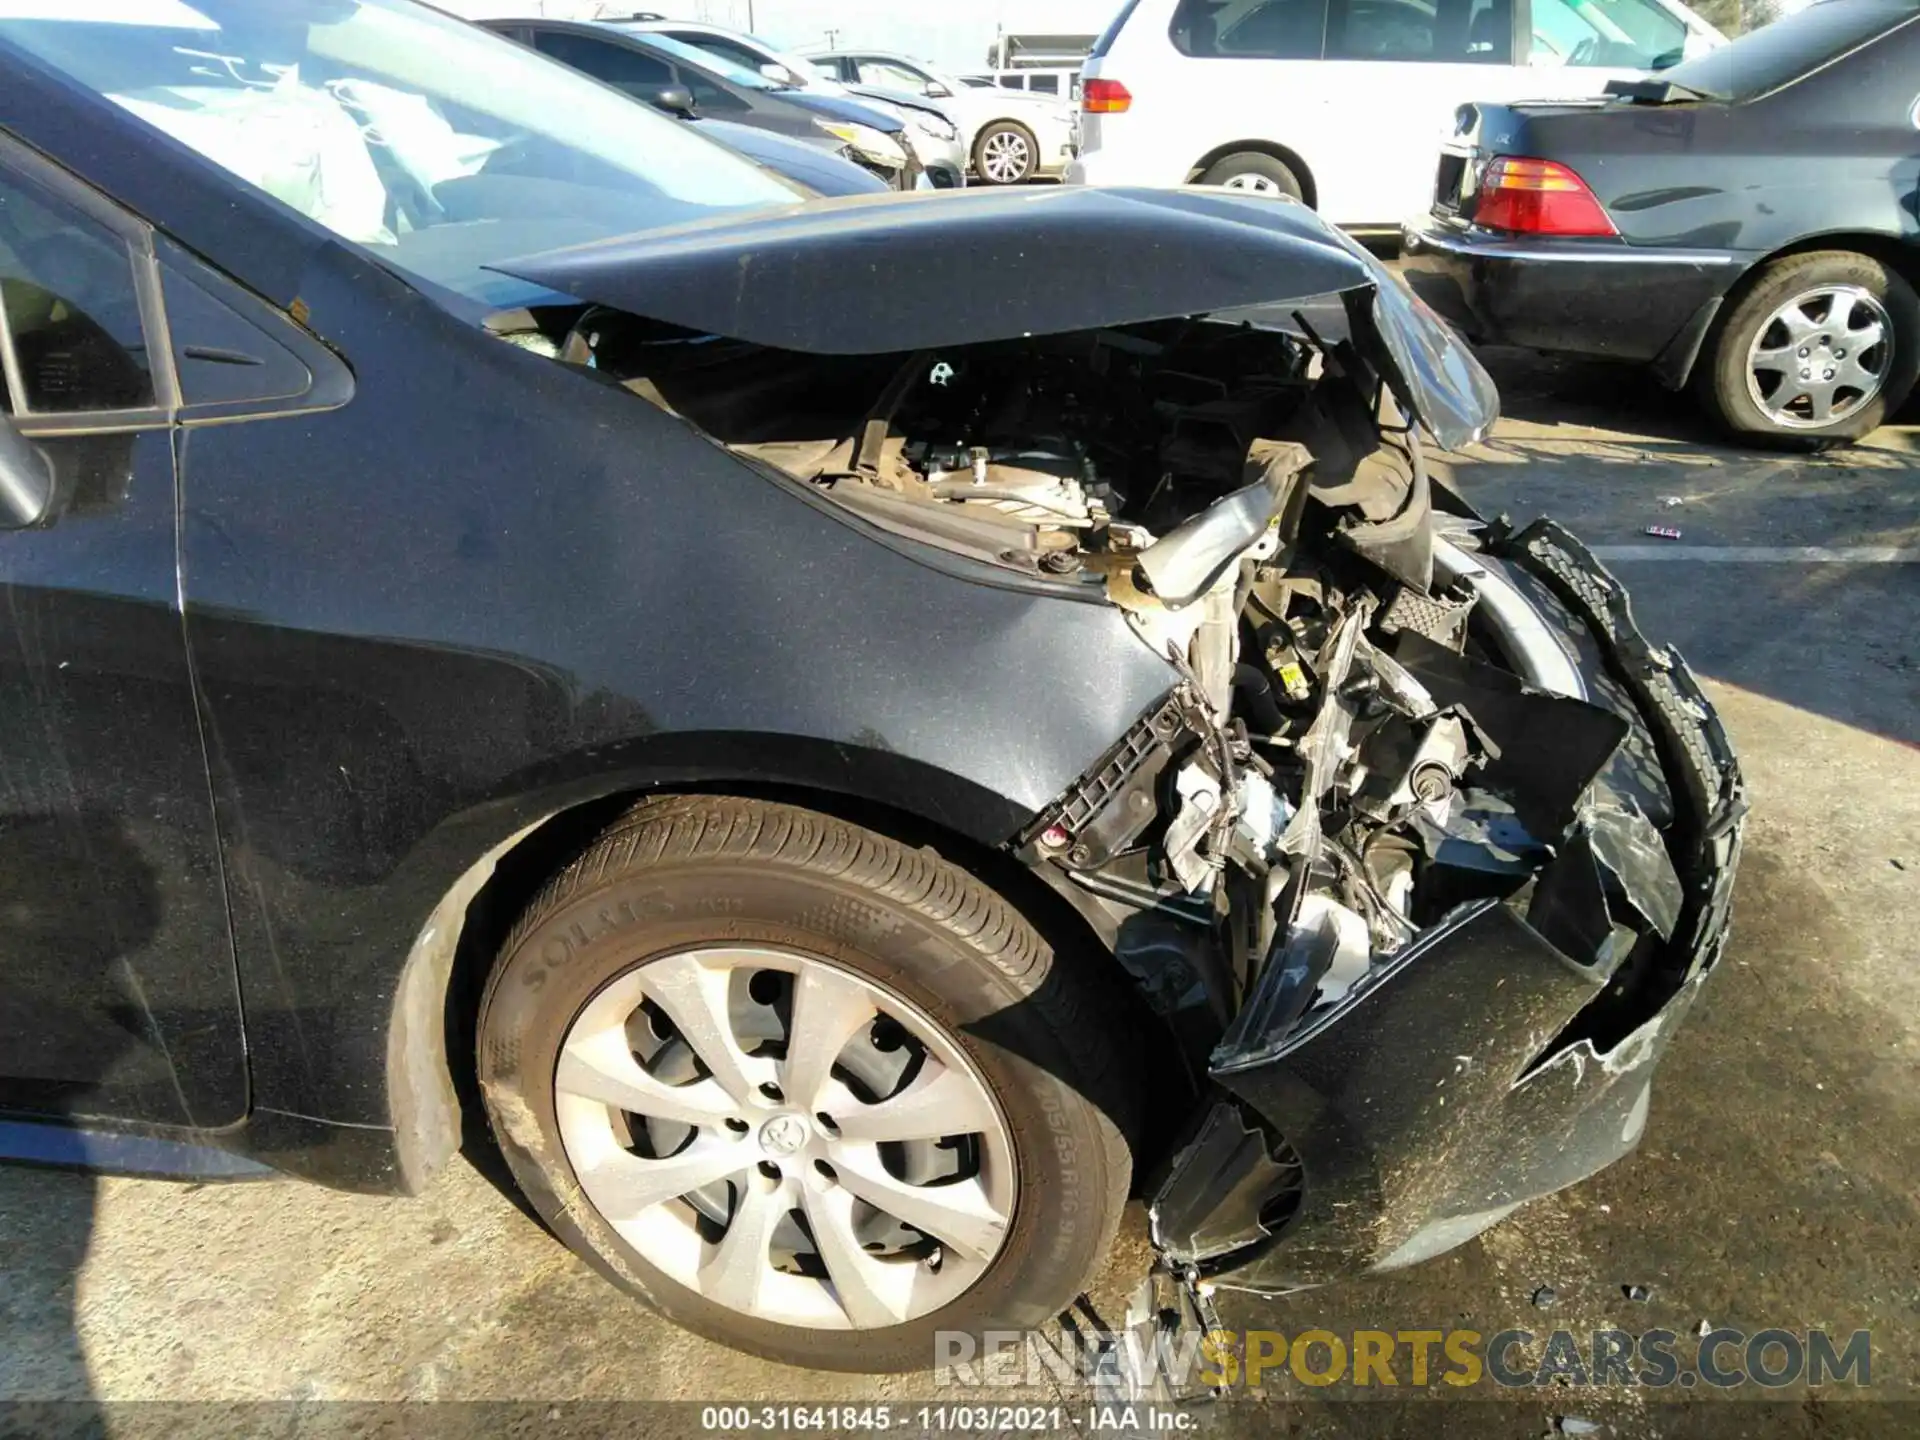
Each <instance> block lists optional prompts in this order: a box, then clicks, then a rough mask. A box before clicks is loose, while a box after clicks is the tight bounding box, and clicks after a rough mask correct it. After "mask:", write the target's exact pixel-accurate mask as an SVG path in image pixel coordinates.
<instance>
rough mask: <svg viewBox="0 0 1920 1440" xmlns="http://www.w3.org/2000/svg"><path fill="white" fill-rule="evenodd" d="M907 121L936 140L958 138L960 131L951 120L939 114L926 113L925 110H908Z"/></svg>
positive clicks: (923, 133)
mask: <svg viewBox="0 0 1920 1440" xmlns="http://www.w3.org/2000/svg"><path fill="white" fill-rule="evenodd" d="M907 123H908V124H909V125H911V126H913V128H914V129H916V130H918V131H919V132H920V133H921V134H922V135H931V136H932V137H933V138H934V139H936V140H958V139H959V138H960V131H959V130H958V129H957V128H955V126H954V124H953V122H952V121H951V120H947V119H945V118H943V117H941V116H939V115H931V114H928V113H927V112H926V111H925V110H909V111H908V112H907Z"/></svg>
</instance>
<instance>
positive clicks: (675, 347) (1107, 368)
mask: <svg viewBox="0 0 1920 1440" xmlns="http://www.w3.org/2000/svg"><path fill="white" fill-rule="evenodd" d="M40 13H41V14H42V15H43V16H44V15H48V14H50V13H51V12H48V11H41V12H40ZM142 15H143V12H141V11H140V10H139V8H138V7H137V6H135V5H129V4H121V5H118V6H116V7H114V10H113V17H114V18H113V20H112V22H111V23H100V24H88V23H85V22H82V21H76V20H71V19H57V18H38V19H0V317H3V318H0V362H3V368H0V373H4V376H5V381H6V391H5V398H6V412H7V413H6V414H5V416H4V417H0V598H3V599H4V605H0V736H4V738H5V743H4V745H0V838H3V840H4V845H5V847H6V848H5V855H6V857H7V862H8V863H7V865H6V867H5V868H4V870H3V871H0V899H3V900H4V903H0V1154H3V1155H5V1156H7V1157H11V1158H24V1159H30V1160H37V1161H40V1162H43V1163H46V1162H63V1163H73V1164H84V1165H91V1166H94V1167H97V1168H103V1169H112V1170H121V1171H130V1172H137V1173H147V1174H164V1175H173V1176H218V1177H225V1178H240V1177H247V1176H258V1175H266V1174H269V1173H271V1172H273V1171H281V1172H288V1173H291V1174H295V1175H300V1176H304V1177H307V1178H309V1179H313V1180H318V1181H322V1182H324V1183H328V1184H332V1185H338V1186H347V1187H353V1188H356V1189H362V1190H368V1191H376V1192H409V1191H415V1190H418V1189H419V1188H420V1187H421V1186H422V1185H423V1184H425V1183H426V1181H427V1180H428V1178H429V1177H430V1176H431V1175H432V1174H433V1173H434V1171H435V1170H436V1168H437V1167H439V1166H441V1165H444V1164H445V1163H447V1162H448V1161H449V1159H450V1158H451V1157H452V1155H453V1154H454V1152H455V1150H456V1147H457V1146H458V1145H459V1144H460V1142H461V1138H462V1136H463V1134H466V1135H469V1136H472V1137H473V1143H476V1144H481V1143H485V1142H484V1139H483V1137H484V1134H485V1129H486V1126H487V1124H488V1123H490V1125H491V1132H492V1135H493V1137H494V1140H495V1141H496V1142H497V1144H498V1146H499V1148H500V1150H501V1151H503V1152H504V1154H505V1157H506V1159H507V1161H508V1163H509V1165H510V1166H511V1171H512V1174H513V1175H514V1177H516V1178H517V1181H518V1183H519V1184H520V1186H521V1187H523V1189H524V1191H525V1193H526V1195H527V1197H528V1198H529V1199H530V1201H531V1203H532V1204H533V1205H534V1206H536V1207H537V1208H538V1209H539V1211H540V1213H541V1214H542V1215H543V1216H544V1217H545V1219H546V1220H547V1222H548V1223H549V1224H550V1226H551V1227H552V1229H553V1231H554V1233H555V1234H556V1235H558V1236H559V1237H560V1238H561V1239H562V1240H564V1241H565V1242H566V1243H567V1244H568V1245H570V1246H572V1247H574V1248H575V1249H576V1250H577V1251H578V1252H579V1253H580V1254H581V1255H582V1256H584V1257H585V1258H586V1259H587V1260H588V1261H589V1262H591V1263H592V1264H593V1265H595V1266H596V1267H598V1268H599V1269H600V1270H601V1271H602V1272H603V1273H604V1274H605V1275H607V1276H608V1277H609V1278H610V1279H611V1280H613V1281H614V1282H615V1283H616V1284H619V1285H621V1286H623V1287H625V1288H626V1289H628V1290H629V1291H631V1292H632V1293H633V1294H634V1295H635V1296H637V1297H639V1298H640V1299H642V1300H643V1301H645V1302H646V1303H648V1304H651V1305H653V1306H655V1307H657V1308H658V1309H659V1310H660V1311H661V1312H663V1313H664V1314H666V1315H668V1316H671V1317H673V1318H674V1319H676V1320H678V1321H680V1322H681V1323H683V1324H685V1325H687V1326H689V1327H691V1328H692V1329H695V1330H697V1331H699V1332H701V1333H703V1334H706V1335H710V1336H714V1337H717V1338H719V1339H721V1340H723V1341H725V1342H727V1343H729V1344H733V1345H737V1346H740V1347H743V1348H745V1349H749V1350H753V1351H756V1352H758V1353H761V1354H764V1355H770V1356H775V1357H777V1358H779V1359H781V1360H784V1361H787V1362H790V1363H795V1364H806V1365H816V1366H832V1367H839V1368H845V1369H854V1370H879V1369H910V1368H920V1367H924V1366H925V1365H926V1364H927V1363H928V1361H929V1359H930V1357H932V1356H933V1354H934V1336H935V1334H936V1333H937V1332H940V1331H961V1332H968V1333H973V1334H978V1333H979V1332H981V1331H988V1330H1012V1329H1021V1328H1028V1327H1036V1326H1039V1325H1042V1324H1045V1323H1046V1322H1048V1321H1049V1319H1050V1318H1051V1317H1053V1316H1056V1315H1057V1314H1059V1313H1060V1312H1061V1311H1062V1309H1063V1308H1064V1307H1066V1306H1067V1305H1068V1304H1069V1303H1070V1302H1071V1301H1072V1300H1073V1298H1074V1296H1075V1295H1076V1294H1077V1293H1079V1291H1080V1290H1081V1288H1082V1287H1083V1286H1084V1285H1085V1283H1086V1282H1087V1279H1088V1276H1089V1275H1090V1274H1091V1273H1093V1272H1094V1271H1095V1269H1096V1268H1097V1267H1098V1266H1099V1265H1100V1264H1101V1263H1102V1262H1103V1260H1104V1258H1105V1257H1106V1255H1107V1252H1108V1247H1109V1245H1110V1244H1111V1242H1112V1240H1113V1237H1114V1234H1115V1227H1116V1225H1117V1223H1118V1221H1119V1218H1120V1213H1121V1208H1122V1206H1123V1204H1124V1203H1125V1201H1126V1199H1127V1197H1128V1195H1129V1193H1130V1191H1132V1190H1133V1189H1134V1187H1135V1186H1136V1185H1138V1186H1139V1187H1140V1193H1143V1194H1144V1195H1145V1197H1146V1199H1147V1203H1148V1213H1149V1216H1150V1218H1151V1222H1152V1236H1153V1244H1154V1246H1155V1248H1156V1251H1157V1253H1158V1255H1159V1256H1160V1257H1161V1258H1162V1259H1163V1260H1164V1261H1165V1264H1166V1266H1167V1267H1169V1268H1168V1271H1167V1273H1168V1274H1170V1275H1172V1276H1173V1277H1175V1278H1174V1280H1173V1282H1172V1283H1174V1284H1176V1285H1178V1286H1180V1287H1183V1288H1184V1290H1185V1303H1184V1305H1182V1306H1180V1307H1177V1308H1178V1313H1180V1314H1183V1315H1187V1316H1199V1317H1203V1318H1204V1312H1205V1309H1206V1306H1207V1304H1208V1300H1207V1296H1208V1295H1209V1294H1210V1293H1211V1287H1214V1286H1220V1287H1240V1288H1245V1289H1252V1290H1260V1291H1274V1290H1287V1289H1291V1288H1294V1287H1297V1286H1300V1285H1305V1284H1310V1283H1315V1282H1318V1281H1322V1280H1326V1279H1329V1278H1332V1277H1334V1276H1337V1275H1341V1274H1349V1273H1354V1272H1359V1271H1369V1270H1379V1269H1387V1268H1392V1267H1394V1266H1398V1265H1405V1264H1410V1263H1412V1262H1414V1261H1417V1260H1419V1259H1421V1258H1423V1257H1425V1256H1428V1255H1432V1254H1436V1253H1438V1252H1440V1251H1442V1250H1445V1249H1447V1248H1448V1247H1450V1246H1452V1245H1456V1244H1459V1243H1460V1242H1461V1241H1462V1240H1464V1239H1466V1238H1467V1237H1468V1236H1470V1235H1472V1234H1474V1233H1475V1232H1476V1231H1478V1230H1479V1229H1481V1228H1483V1227H1485V1226H1486V1225H1489V1224H1491V1223H1493V1222H1494V1221H1495V1220H1498V1219H1500V1218H1501V1217H1503V1216H1505V1215H1506V1214H1508V1213H1509V1212H1511V1211H1512V1210H1513V1209H1514V1208H1515V1207H1517V1206H1519V1205H1520V1204H1521V1203H1522V1202H1524V1201H1525V1200H1527V1199H1529V1198H1530V1197H1534V1196H1538V1195H1543V1194H1547V1193H1549V1192H1551V1191H1554V1190H1557V1189H1559V1188H1561V1187H1563V1186H1565V1185H1568V1184H1571V1183H1573V1182H1575V1181H1577V1180H1579V1179H1580V1178H1582V1177H1583V1176H1586V1175H1589V1174H1591V1173H1593V1172H1594V1171H1595V1170H1597V1169H1598V1168H1599V1167H1601V1166H1603V1165H1606V1164H1608V1163H1609V1162H1611V1161H1613V1160H1615V1159H1617V1158H1618V1157H1619V1156H1621V1155H1622V1154H1624V1153H1625V1152H1627V1151H1628V1150H1630V1149H1631V1148H1632V1147H1633V1146H1634V1145H1635V1144H1636V1143H1637V1142H1638V1140H1639V1138H1640V1135H1641V1133H1642V1130H1643V1128H1644V1126H1645V1124H1646V1121H1647V1115H1648V1107H1649V1103H1650V1087H1651V1084H1652V1079H1653V1071H1654V1068H1655V1066H1656V1064H1657V1062H1658V1060H1659V1058H1660V1056H1661V1055H1662V1053H1663V1052H1664V1051H1665V1049H1666V1048H1667V1046H1668V1045H1669V1044H1670V1043H1672V1042H1673V1040H1674V1037H1675V1035H1676V1033H1677V1031H1678V1030H1679V1026H1678V1023H1677V1022H1678V1020H1679V1018H1680V1017H1681V1016H1682V1015H1683V1014H1684V1013H1685V1012H1686V1010H1687V1009H1688V1007H1689V1006H1690V1005H1692V1004H1693V1003H1694V1001H1695V999H1696V997H1697V996H1698V995H1699V994H1700V992H1701V989H1702V987H1703V984H1704V982H1705V981H1706V979H1707V978H1708V976H1709V975H1710V974H1711V972H1712V971H1713V969H1714V967H1715V964H1716V962H1717V961H1718V959H1719V958H1720V956H1721V954H1722V952H1723V948H1724V946H1725V943H1726V936H1727V928H1726V927H1727V917H1728V903H1729V902H1728V896H1729V893H1730V888H1731V881H1732V876H1733V869H1734V863H1735V858H1736V855H1737V851H1738V846H1739V838H1740V821H1741V810H1742V799H1741V789H1740V781H1739V775H1738V770H1737V766H1736V765H1735V762H1734V760H1733V757H1732V755H1731V753H1730V752H1729V750H1728V748H1727V744H1726V738H1725V735H1724V733H1723V732H1722V729H1721V726H1720V723H1719V721H1718V720H1717V719H1716V718H1715V716H1714V713H1713V710H1712V708H1711V706H1710V705H1709V704H1708V703H1707V701H1706V699H1705V697H1704V696H1703V695H1702V693H1701V692H1700V690H1699V689H1698V688H1697V686H1696V685H1695V683H1694V681H1693V679H1692V677H1691V676H1690V674H1689V672H1688V670H1687V667H1686V666H1685V664H1684V663H1682V662H1681V660H1680V659H1679V657H1678V656H1677V655H1675V654H1674V653H1673V652H1671V651H1670V650H1661V649H1655V648H1654V647H1652V646H1650V645H1649V644H1648V643H1647V642H1646V641H1645V640H1644V639H1643V638H1642V637H1641V636H1640V634H1639V633H1638V632H1637V631H1636V630H1635V628H1634V625H1633V622H1632V619H1631V617H1630V614H1629V612H1628V609H1627V606H1626V603H1625V597H1624V595H1623V594H1622V592H1621V591H1620V588H1619V587H1618V585H1617V584H1616V583H1615V582H1614V581H1613V580H1612V579H1611V578H1610V577H1609V576H1608V575H1607V574H1606V573H1605V571H1603V570H1602V569H1600V568H1599V566H1598V565H1597V564H1596V563H1595V562H1594V560H1593V559H1592V557H1591V556H1590V555H1589V554H1588V553H1587V552H1586V551H1585V550H1584V549H1582V547H1581V546H1580V544H1579V543H1578V542H1577V541H1576V540H1574V539H1573V538H1572V537H1571V536H1569V535H1568V534H1566V532H1564V531H1563V530H1561V529H1559V528H1558V527H1556V526H1554V525H1552V524H1550V523H1547V522H1538V523H1536V524H1533V525H1531V526H1528V527H1527V528H1525V529H1521V530H1512V529H1509V528H1507V527H1505V526H1503V525H1493V526H1485V525H1479V524H1477V523H1475V520H1474V517H1473V516H1472V514H1471V512H1470V511H1469V510H1468V509H1467V507H1466V506H1465V505H1464V504H1463V503H1462V502H1461V501H1460V499H1459V498H1458V497H1457V496H1454V495H1453V494H1451V493H1450V492H1449V491H1447V490H1446V489H1445V488H1444V487H1442V486H1441V485H1439V484H1438V483H1437V482H1436V481H1435V480H1434V479H1433V478H1432V477H1431V476H1430V475H1429V473H1428V471H1427V468H1426V465H1425V462H1424V459H1423V455H1424V448H1423V447H1424V446H1425V445H1426V444H1427V443H1428V440H1427V438H1423V437H1430V438H1431V439H1432V440H1434V441H1437V442H1438V443H1440V444H1442V445H1447V446H1457V445H1461V444H1465V443H1468V442H1470V441H1472V440H1473V439H1475V438H1476V437H1478V436H1480V435H1482V434H1484V433H1485V432H1486V429H1487V427H1488V426H1489V425H1490V424H1491V423H1492V422H1493V419H1494V417H1495V397H1494V394H1493V391H1492V387H1491V385H1490V383H1489V381H1488V379H1487V377H1486V374H1485V372H1484V371H1482V370H1481V369H1480V368H1479V367H1478V365H1477V364H1476V363H1475V362H1474V360H1473V359H1472V357H1471V356H1469V355H1468V354H1466V353H1465V352H1464V350H1463V349H1462V348H1461V346H1460V345H1459V343H1458V342H1457V341H1456V340H1455V339H1454V338H1453V337H1452V335H1451V334H1450V333H1449V332H1448V331H1447V330H1446V329H1445V327H1444V326H1442V325H1440V324H1439V323H1437V322H1436V321H1434V320H1433V319H1432V318H1431V317H1430V315H1429V314H1428V313H1427V312H1425V311H1424V310H1423V309H1422V308H1421V307H1419V306H1417V305H1415V304H1414V303H1413V302H1412V300H1411V298H1410V297H1408V296H1407V295H1406V294H1405V293H1404V292H1403V291H1402V290H1401V289H1400V288H1399V286H1398V285H1396V284H1395V283H1394V281H1393V280H1392V278H1391V277H1390V276H1389V275H1388V274H1387V272H1386V271H1385V270H1384V269H1383V268H1382V267H1381V266H1380V264H1379V263H1378V262H1377V261H1375V260H1374V259H1373V258H1372V257H1371V256H1369V255H1368V254H1366V253H1365V252H1364V251H1363V250H1361V249H1359V248H1358V247H1357V246H1355V245H1353V244H1352V243H1350V242H1348V241H1346V240H1344V239H1343V238H1342V237H1340V236H1338V235H1336V234H1334V233H1333V232H1332V231H1330V230H1329V229H1328V228H1327V227H1326V226H1325V225H1324V224H1323V223H1322V222H1321V221H1319V220H1318V219H1317V218H1316V217H1315V216H1314V215H1313V214H1312V213H1311V212H1310V211H1308V210H1307V209H1305V208H1304V207H1301V206H1294V205H1276V204H1274V203H1272V202H1270V201H1266V200H1262V199H1261V198H1259V197H1257V196H1243V195H1233V194H1230V193H1224V192H1207V191H1198V190H1184V191H1152V190H1138V191H1134V190H1098V189H1083V188H1061V189H1054V190H1048V191H1020V192H1012V191H1003V190H993V189H982V190H978V191H975V190H965V191H952V192H941V193H937V194H933V193H929V194H923V195H910V196H891V195H889V196H854V197H848V198H844V199H837V200H820V199H812V200H805V201H803V200H802V199H801V198H800V197H799V196H798V195H797V194H796V193H795V192H794V191H793V190H792V189H791V188H790V187H788V186H787V185H785V184H783V183H782V182H780V181H778V180H777V179H775V178H774V177H772V176H770V175H769V174H768V173H767V172H766V171H764V170H762V169H760V168H758V167H755V166H753V165H750V164H748V163H746V162H745V161H743V160H741V159H740V158H739V157H737V156H735V155H733V154H731V153H730V152H729V151H727V150H726V149H724V148H723V147H721V146H718V145H715V144H713V143H711V142H709V141H707V140H704V139H702V138H701V137H700V135H699V134H698V133H697V131H696V130H695V129H693V128H692V127H688V126H686V125H682V124H679V123H677V122H673V121H670V120H668V119H666V118H664V117H662V116H660V115H658V114H655V113H653V112H650V111H649V110H648V109H647V108H646V107H644V106H639V105H634V104H632V103H631V102H630V101H629V100H627V99H625V98H624V97H622V96H621V95H619V94H616V93H615V92H613V91H612V90H610V89H608V88H607V87H606V86H604V85H600V84H596V83H593V82H591V81H589V80H586V79H584V78H583V77H581V76H580V75H578V74H577V73H576V72H574V71H571V70H569V69H567V68H565V67H563V66H560V65H557V64H554V63H552V62H551V61H549V60H547V59H544V58H543V57H541V56H540V55H538V54H536V53H534V52H533V51H531V50H529V49H526V48H524V47H522V46H518V45H514V44H511V43H509V42H507V41H505V40H503V39H501V38H500V37H499V36H496V35H492V34H489V33H488V32H487V31H485V30H482V29H479V28H477V27H472V26H468V25H465V24H462V23H460V22H457V21H454V20H452V19H449V18H448V17H446V16H444V15H442V14H441V13H439V12H438V11H436V10H433V9H431V8H429V7H427V6H424V5H415V4H412V3H410V0H272V3H265V0H194V4H193V6H192V7H190V8H189V7H187V6H182V5H177V4H172V3H167V4H156V5H153V6H152V7H150V10H149V11H147V12H145V15H146V18H144V19H143V18H142ZM209 55H213V56H219V57H222V58H221V60H220V63H218V64H208V63H206V57H207V56H209ZM1167 255H1179V256H1181V257H1183V263H1182V264H1181V265H1178V266H1169V265H1166V264H1164V263H1161V261H1162V259H1163V257H1165V256H1167ZM981 296H988V297H990V301H988V302H981V301H979V300H978V299H977V297H981ZM970 297H976V298H970ZM1309 312H1311V313H1312V314H1313V315H1314V316H1315V317H1316V318H1315V319H1313V320H1312V321H1311V322H1306V323H1303V322H1302V321H1301V319H1300V318H1299V317H1301V316H1303V315H1305V314H1307V313H1309ZM1210 317H1218V318H1210ZM1436 1097H1438V1098H1436ZM1441 1101H1444V1104H1442V1103H1440V1102H1441ZM482 1117H484V1119H482ZM468 1122H472V1123H471V1124H470V1123H468ZM1415 1182H1417V1183H1415ZM1202 1281H1204V1282H1206V1283H1205V1285H1204V1286H1203V1285H1202V1284H1201V1283H1200V1282H1202Z"/></svg>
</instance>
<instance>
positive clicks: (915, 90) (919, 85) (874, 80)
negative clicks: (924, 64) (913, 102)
mask: <svg viewBox="0 0 1920 1440" xmlns="http://www.w3.org/2000/svg"><path fill="white" fill-rule="evenodd" d="M860 83H861V84H862V85H877V86H879V87H880V88H881V89H883V90H904V91H906V92H907V94H909V95H918V94H919V93H920V92H921V91H923V90H925V89H926V88H927V77H926V76H924V75H922V74H920V73H919V72H917V71H914V70H909V69H908V68H907V67H906V66H904V65H895V64H893V63H891V62H890V61H886V60H862V61H861V62H860Z"/></svg>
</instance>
